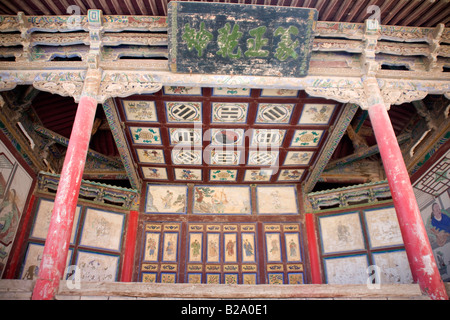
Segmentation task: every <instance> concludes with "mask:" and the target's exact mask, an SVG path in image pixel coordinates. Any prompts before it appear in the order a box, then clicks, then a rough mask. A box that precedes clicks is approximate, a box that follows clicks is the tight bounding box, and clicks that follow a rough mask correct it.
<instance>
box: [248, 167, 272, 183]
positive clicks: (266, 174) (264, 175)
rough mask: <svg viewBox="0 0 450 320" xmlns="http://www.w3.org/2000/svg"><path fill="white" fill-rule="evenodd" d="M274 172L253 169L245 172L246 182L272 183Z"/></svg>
mask: <svg viewBox="0 0 450 320" xmlns="http://www.w3.org/2000/svg"><path fill="white" fill-rule="evenodd" d="M272 174H273V170H269V169H254V170H253V169H251V170H245V176H244V181H247V182H251V181H255V182H257V181H270V178H272Z"/></svg>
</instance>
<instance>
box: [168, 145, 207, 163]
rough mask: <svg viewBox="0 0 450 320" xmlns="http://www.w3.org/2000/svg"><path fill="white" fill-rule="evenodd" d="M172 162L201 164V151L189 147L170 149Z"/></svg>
mask: <svg viewBox="0 0 450 320" xmlns="http://www.w3.org/2000/svg"><path fill="white" fill-rule="evenodd" d="M172 162H173V163H174V164H189V165H201V164H202V151H201V150H190V149H188V148H187V149H173V150H172Z"/></svg>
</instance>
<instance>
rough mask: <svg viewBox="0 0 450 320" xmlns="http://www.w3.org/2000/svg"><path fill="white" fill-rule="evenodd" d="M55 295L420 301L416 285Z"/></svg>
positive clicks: (102, 288) (192, 287) (90, 287)
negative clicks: (417, 298)
mask: <svg viewBox="0 0 450 320" xmlns="http://www.w3.org/2000/svg"><path fill="white" fill-rule="evenodd" d="M58 295H76V296H83V295H84V296H128V297H159V298H185V299H189V298H200V299H208V298H210V299H212V298H216V299H248V298H254V299H290V298H339V297H345V298H357V297H358V298H376V297H384V298H386V297H403V298H405V299H406V298H411V297H423V296H422V294H421V292H420V289H419V286H418V285H417V284H391V285H388V284H385V285H384V284H381V286H380V289H377V290H371V289H369V288H367V286H366V285H331V284H307V285H266V284H260V285H243V284H239V285H233V284H229V285H223V284H219V285H215V284H184V283H179V284H166V283H137V282H131V283H129V282H101V283H98V282H83V284H82V286H81V288H80V289H69V288H68V287H67V286H66V284H65V282H64V281H61V283H60V285H59V291H58Z"/></svg>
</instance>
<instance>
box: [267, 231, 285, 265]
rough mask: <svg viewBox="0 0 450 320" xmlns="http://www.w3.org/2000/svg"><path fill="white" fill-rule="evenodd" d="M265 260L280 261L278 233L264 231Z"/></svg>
mask: <svg viewBox="0 0 450 320" xmlns="http://www.w3.org/2000/svg"><path fill="white" fill-rule="evenodd" d="M266 254H267V262H281V239H280V233H277V232H273V233H272V232H267V233H266Z"/></svg>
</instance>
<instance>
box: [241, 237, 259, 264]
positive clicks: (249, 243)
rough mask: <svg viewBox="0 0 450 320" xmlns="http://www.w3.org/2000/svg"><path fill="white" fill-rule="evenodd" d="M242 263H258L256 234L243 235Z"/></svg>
mask: <svg viewBox="0 0 450 320" xmlns="http://www.w3.org/2000/svg"><path fill="white" fill-rule="evenodd" d="M241 239H242V262H256V257H255V250H256V247H255V233H241Z"/></svg>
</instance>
